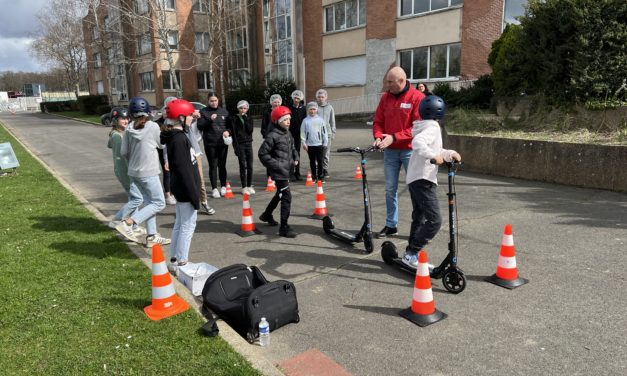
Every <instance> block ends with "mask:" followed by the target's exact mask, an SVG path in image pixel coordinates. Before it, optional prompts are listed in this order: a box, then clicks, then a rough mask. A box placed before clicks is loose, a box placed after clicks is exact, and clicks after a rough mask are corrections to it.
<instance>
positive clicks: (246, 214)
mask: <svg viewBox="0 0 627 376" xmlns="http://www.w3.org/2000/svg"><path fill="white" fill-rule="evenodd" d="M235 233H236V234H237V235H239V236H241V237H242V238H245V237H248V236H252V235H255V234H261V231H259V230H257V229H256V228H255V222H254V221H253V210H252V209H251V208H250V201H248V193H244V202H243V204H242V226H241V227H240V229H239V230H237V231H235Z"/></svg>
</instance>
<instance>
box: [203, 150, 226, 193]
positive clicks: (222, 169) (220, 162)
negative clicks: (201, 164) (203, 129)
mask: <svg viewBox="0 0 627 376" xmlns="http://www.w3.org/2000/svg"><path fill="white" fill-rule="evenodd" d="M228 151H229V147H228V146H227V145H217V146H208V145H207V144H205V154H207V160H208V161H209V180H210V181H211V189H216V188H218V185H217V176H216V175H217V174H219V175H220V184H221V185H220V186H221V187H226V156H227V153H228Z"/></svg>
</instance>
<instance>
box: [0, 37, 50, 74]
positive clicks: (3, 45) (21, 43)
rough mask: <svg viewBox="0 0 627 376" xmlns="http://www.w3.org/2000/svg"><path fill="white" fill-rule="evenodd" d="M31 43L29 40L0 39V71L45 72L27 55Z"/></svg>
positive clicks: (42, 67)
mask: <svg viewBox="0 0 627 376" xmlns="http://www.w3.org/2000/svg"><path fill="white" fill-rule="evenodd" d="M32 41H33V40H32V39H30V38H0V71H7V70H11V71H15V72H17V71H22V72H41V71H45V70H46V67H44V66H42V65H41V64H40V63H38V62H37V61H36V60H35V59H33V58H32V57H31V56H30V54H29V51H28V48H29V47H30V44H31V43H32Z"/></svg>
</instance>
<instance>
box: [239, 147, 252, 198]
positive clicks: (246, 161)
mask: <svg viewBox="0 0 627 376" xmlns="http://www.w3.org/2000/svg"><path fill="white" fill-rule="evenodd" d="M237 159H238V160H239V178H240V180H241V181H242V188H243V187H250V186H251V185H252V182H253V144H251V143H247V144H239V154H238V155H237Z"/></svg>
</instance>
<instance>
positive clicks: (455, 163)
mask: <svg viewBox="0 0 627 376" xmlns="http://www.w3.org/2000/svg"><path fill="white" fill-rule="evenodd" d="M429 162H431V164H436V163H437V162H436V160H435V159H430V160H429ZM463 163H464V162H461V161H457V160H455V159H453V161H451V162H447V161H444V163H443V164H444V165H445V166H449V167H453V166H461V165H462V164H463Z"/></svg>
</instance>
